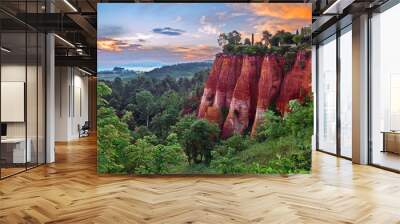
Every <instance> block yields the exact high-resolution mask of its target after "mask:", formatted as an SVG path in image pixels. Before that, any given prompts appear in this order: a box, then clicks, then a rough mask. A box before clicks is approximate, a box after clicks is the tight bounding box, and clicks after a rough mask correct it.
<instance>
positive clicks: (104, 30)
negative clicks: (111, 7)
mask: <svg viewBox="0 0 400 224" xmlns="http://www.w3.org/2000/svg"><path fill="white" fill-rule="evenodd" d="M124 33H125V29H124V28H123V27H122V26H114V25H105V26H102V27H100V28H99V31H98V34H99V37H101V38H107V37H115V36H119V35H122V34H124Z"/></svg>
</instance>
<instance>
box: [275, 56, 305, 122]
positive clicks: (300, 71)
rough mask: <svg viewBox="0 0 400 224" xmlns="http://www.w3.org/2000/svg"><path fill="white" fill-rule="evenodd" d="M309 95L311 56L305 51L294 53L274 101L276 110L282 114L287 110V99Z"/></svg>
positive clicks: (302, 98)
mask: <svg viewBox="0 0 400 224" xmlns="http://www.w3.org/2000/svg"><path fill="white" fill-rule="evenodd" d="M310 95H311V56H310V54H309V53H306V52H305V51H299V52H297V55H296V60H295V62H294V65H293V68H292V70H290V71H289V72H288V74H286V76H285V78H284V80H283V82H282V85H281V89H280V93H279V97H278V99H277V101H276V107H277V109H278V111H279V112H280V113H281V114H282V115H283V114H285V113H286V112H288V111H289V101H290V100H293V99H299V100H304V97H305V96H310Z"/></svg>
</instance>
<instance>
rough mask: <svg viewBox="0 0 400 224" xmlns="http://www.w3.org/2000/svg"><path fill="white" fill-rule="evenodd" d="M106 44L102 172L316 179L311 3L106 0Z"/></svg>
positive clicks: (101, 25) (101, 55) (101, 19)
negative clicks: (129, 0)
mask: <svg viewBox="0 0 400 224" xmlns="http://www.w3.org/2000/svg"><path fill="white" fill-rule="evenodd" d="M116 12H118V13H116ZM97 41H98V42H97V43H98V85H97V91H98V99H97V102H98V112H97V116H98V117H97V120H98V138H97V144H98V172H99V173H126V174H135V175H141V174H241V173H245V174H276V173H279V174H282V173H285V174H286V173H308V172H309V171H310V167H311V136H312V133H313V102H312V92H311V5H310V4H292V3H284V4H283V3H282V4H272V3H237V4H236V3H235V4H231V3H230V4H225V3H206V4H175V3H174V4H165V3H137V4H135V3H125V4H110V3H104V4H99V5H98V40H97Z"/></svg>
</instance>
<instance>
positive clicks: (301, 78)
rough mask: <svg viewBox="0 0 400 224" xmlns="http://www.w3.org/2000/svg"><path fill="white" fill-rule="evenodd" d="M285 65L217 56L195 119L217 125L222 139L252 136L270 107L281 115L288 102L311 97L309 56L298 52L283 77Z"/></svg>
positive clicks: (277, 60) (271, 57)
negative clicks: (249, 134) (234, 135)
mask: <svg viewBox="0 0 400 224" xmlns="http://www.w3.org/2000/svg"><path fill="white" fill-rule="evenodd" d="M284 65H285V58H283V57H282V56H278V55H275V54H268V55H265V56H249V55H244V56H233V55H222V54H219V55H217V56H216V59H215V62H214V64H213V67H212V69H211V71H210V75H209V77H208V79H207V82H206V84H205V87H204V92H203V96H202V98H201V103H200V107H199V112H198V117H199V118H205V119H207V120H209V121H211V122H215V123H217V124H219V126H220V127H221V129H222V131H221V133H222V137H223V138H228V137H230V136H231V135H233V134H235V133H237V134H241V133H243V132H245V131H250V130H251V134H252V135H254V134H255V132H256V129H257V127H258V126H259V124H260V123H262V121H263V116H264V112H265V111H266V110H267V109H268V107H269V106H270V105H272V104H275V105H276V108H277V110H278V111H279V112H280V113H281V114H282V115H284V114H285V113H286V112H288V110H289V108H288V103H289V101H290V100H292V99H299V100H304V97H306V96H308V95H310V94H311V57H310V54H309V53H306V52H304V51H299V52H298V53H297V55H296V59H295V62H294V64H293V66H292V69H290V70H289V72H287V73H286V74H285V72H284V69H283V67H284ZM224 116H226V118H225V117H224Z"/></svg>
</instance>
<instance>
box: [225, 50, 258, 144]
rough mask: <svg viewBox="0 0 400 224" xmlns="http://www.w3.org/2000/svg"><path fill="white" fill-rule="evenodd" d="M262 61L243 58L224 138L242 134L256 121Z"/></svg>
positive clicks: (254, 57) (248, 57) (252, 57)
mask: <svg viewBox="0 0 400 224" xmlns="http://www.w3.org/2000/svg"><path fill="white" fill-rule="evenodd" d="M260 61H261V60H260V57H259V56H244V57H243V63H242V69H241V72H240V76H239V78H238V80H237V82H236V86H235V89H234V91H233V97H232V101H231V104H230V107H229V113H228V116H227V117H226V120H225V123H224V127H223V129H222V137H223V138H226V137H229V136H231V135H232V134H235V133H238V134H240V133H242V132H243V131H244V130H245V129H246V128H247V127H248V126H249V123H250V122H251V121H252V120H254V108H255V104H256V100H257V83H258V79H259V76H260V72H259V71H260Z"/></svg>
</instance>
